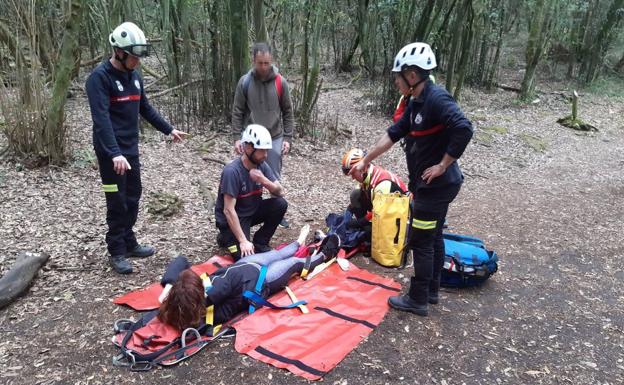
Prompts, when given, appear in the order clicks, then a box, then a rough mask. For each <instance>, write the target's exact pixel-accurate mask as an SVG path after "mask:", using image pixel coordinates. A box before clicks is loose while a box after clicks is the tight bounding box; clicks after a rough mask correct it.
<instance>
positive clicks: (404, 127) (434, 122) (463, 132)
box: [387, 80, 472, 193]
mask: <svg viewBox="0 0 624 385" xmlns="http://www.w3.org/2000/svg"><path fill="white" fill-rule="evenodd" d="M387 132H388V135H389V136H390V139H392V141H393V142H395V143H396V142H397V141H399V140H400V139H401V138H405V143H406V147H405V154H406V158H407V169H408V172H409V186H408V187H409V190H410V191H412V192H414V193H416V192H417V191H418V190H419V189H424V188H443V187H445V186H449V185H457V184H461V183H462V181H463V179H464V176H463V175H462V173H461V170H460V169H459V165H458V164H457V162H453V164H452V165H450V166H449V167H448V168H447V169H446V172H445V173H444V174H442V175H440V176H439V177H437V178H435V179H433V180H432V181H431V183H430V184H426V183H425V181H423V180H422V174H423V172H424V171H425V170H426V169H427V168H429V167H431V166H433V165H435V164H437V163H440V161H441V160H442V158H443V157H444V154H445V153H448V154H449V155H450V156H452V157H453V158H459V157H461V155H462V154H463V152H464V150H465V149H466V146H467V145H468V142H470V139H471V138H472V124H471V123H470V121H469V120H468V119H467V118H466V117H465V116H464V114H463V113H462V111H461V110H460V108H459V106H458V105H457V102H455V100H454V99H453V97H452V96H451V95H450V94H449V93H448V92H447V91H446V90H445V89H444V88H442V87H439V86H436V85H434V84H433V83H432V82H431V81H430V80H428V81H427V82H426V84H425V88H424V89H423V92H422V93H421V95H420V96H419V97H418V98H415V99H414V98H413V99H412V100H411V102H410V103H409V105H408V106H407V109H406V110H405V112H404V113H403V116H402V117H401V119H400V120H399V121H398V122H397V123H396V124H394V125H392V126H391V127H390V128H388V131H387Z"/></svg>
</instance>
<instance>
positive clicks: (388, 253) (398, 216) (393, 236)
mask: <svg viewBox="0 0 624 385" xmlns="http://www.w3.org/2000/svg"><path fill="white" fill-rule="evenodd" d="M409 217H410V196H409V195H405V194H401V193H400V192H394V193H390V194H384V193H380V192H376V193H375V197H374V198H373V231H372V234H371V256H372V257H373V259H374V260H375V261H376V262H377V263H379V264H380V265H383V266H388V267H397V266H401V263H402V262H403V256H404V255H405V253H404V251H405V244H406V242H407V239H406V238H407V229H408V224H409Z"/></svg>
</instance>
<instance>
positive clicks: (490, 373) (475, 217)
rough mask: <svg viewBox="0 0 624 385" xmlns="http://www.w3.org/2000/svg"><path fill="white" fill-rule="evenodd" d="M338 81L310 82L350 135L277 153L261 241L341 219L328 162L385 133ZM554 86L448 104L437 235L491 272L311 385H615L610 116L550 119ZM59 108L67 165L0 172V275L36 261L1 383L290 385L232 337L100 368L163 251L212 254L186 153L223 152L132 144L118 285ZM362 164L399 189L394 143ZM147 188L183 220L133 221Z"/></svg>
mask: <svg viewBox="0 0 624 385" xmlns="http://www.w3.org/2000/svg"><path fill="white" fill-rule="evenodd" d="M347 80H348V79H342V78H335V79H333V80H332V81H331V82H330V81H326V82H325V84H329V83H331V84H332V87H333V88H332V89H328V90H325V91H324V92H323V93H322V94H321V97H320V99H319V107H320V108H319V109H320V111H321V112H322V114H326V116H327V117H328V119H329V120H331V119H334V117H336V116H337V117H338V125H339V127H340V128H341V129H342V130H346V131H352V132H353V133H354V134H355V135H354V136H352V137H351V138H347V137H344V136H341V137H340V140H339V143H338V144H325V143H322V142H317V143H311V142H309V141H305V140H303V139H297V140H296V141H295V142H294V144H293V151H292V153H291V154H290V155H289V156H287V157H286V158H285V166H284V170H283V175H284V178H283V184H284V185H285V186H286V188H287V189H288V196H287V197H288V201H289V202H290V207H289V211H288V214H287V218H288V220H289V221H290V223H291V228H290V229H282V228H280V229H278V231H277V233H276V239H275V241H274V244H278V243H279V242H281V241H285V240H291V239H294V237H295V234H296V233H297V232H298V229H299V228H300V226H301V225H303V224H304V223H310V224H311V225H312V228H313V229H316V228H322V227H323V225H324V222H323V220H324V217H325V216H326V214H328V213H330V212H337V211H340V210H342V209H343V208H344V207H345V206H346V204H347V201H348V193H349V191H350V189H351V188H352V186H353V185H354V184H353V182H352V181H350V180H349V179H348V178H346V177H344V176H343V175H342V174H341V172H340V171H339V159H340V157H341V155H342V153H343V151H345V150H346V149H348V148H350V147H352V146H359V147H363V148H367V147H369V146H371V145H372V144H373V143H374V141H375V140H376V138H378V137H379V135H381V134H382V133H383V131H384V129H385V128H386V127H387V126H388V124H389V119H388V118H386V117H382V116H381V115H380V114H379V113H377V112H373V111H372V110H371V108H370V107H369V106H371V105H372V104H373V102H372V100H373V96H372V94H371V93H369V92H365V91H363V89H365V88H364V87H362V88H361V89H356V87H355V86H351V87H349V88H347V87H346V84H347ZM341 87H342V88H341ZM564 89H565V85H564V84H559V83H552V84H548V85H547V86H542V90H543V91H545V92H543V93H541V94H540V96H539V101H536V102H535V103H529V104H520V103H517V102H516V95H515V94H514V93H513V92H508V91H502V90H499V91H498V92H496V93H494V94H486V93H483V92H481V91H475V90H470V89H467V90H465V91H464V93H463V95H462V96H463V97H462V102H461V105H462V108H463V109H464V111H465V113H466V115H467V116H468V117H469V118H470V119H471V120H472V121H473V123H474V126H475V137H474V139H473V141H472V142H471V144H470V145H469V147H468V149H467V150H466V152H465V155H464V157H463V158H462V159H461V165H462V168H463V170H464V171H465V175H466V180H465V184H464V186H463V188H462V191H461V192H460V195H459V196H458V198H457V199H456V200H455V202H454V203H453V205H452V206H451V209H450V213H449V217H448V221H449V223H450V230H451V231H453V232H457V233H461V234H470V235H474V236H478V237H481V238H483V239H484V240H485V242H486V244H487V246H488V248H491V249H493V250H495V251H496V252H497V253H498V255H499V257H500V263H499V272H498V273H496V274H495V275H494V276H493V277H492V278H491V279H490V280H489V281H488V282H487V283H486V284H485V285H483V286H482V287H480V288H477V289H468V290H443V291H442V293H441V301H440V304H439V305H437V306H431V307H430V315H429V317H426V318H421V317H417V316H414V315H411V314H406V313H402V312H397V311H394V310H391V311H390V312H389V313H388V314H387V315H386V317H385V319H384V320H383V321H382V323H381V324H380V325H379V327H377V328H376V329H375V330H374V331H373V332H372V333H371V334H370V335H369V336H368V338H367V339H366V340H364V341H363V342H362V343H361V344H360V345H358V346H357V348H356V349H355V350H354V351H353V352H351V353H350V354H349V355H348V356H347V357H346V358H345V359H344V360H343V361H342V362H341V363H340V364H339V365H338V366H337V367H336V368H335V369H334V370H332V371H331V372H330V373H329V374H327V375H326V376H325V378H324V381H325V382H326V383H330V384H339V385H347V384H401V383H406V384H407V383H410V384H413V383H418V384H429V383H431V384H464V383H465V384H493V383H506V384H525V383H531V384H536V383H540V384H541V383H543V384H567V383H569V384H621V383H623V382H624V268H623V267H622V266H623V265H624V264H623V261H624V245H623V243H622V241H623V240H624V226H623V220H622V218H624V205H623V204H622V198H623V197H624V173H623V172H622V170H623V169H624V158H623V157H622V150H623V149H624V120H623V119H622V116H624V102H623V101H622V99H617V98H608V97H603V96H600V95H595V94H587V95H583V97H582V99H581V105H580V114H581V117H582V118H583V119H584V120H585V121H587V122H589V123H591V124H593V125H595V126H596V127H598V128H599V131H598V132H594V133H580V132H576V131H573V130H571V129H567V128H564V127H561V126H559V125H558V124H557V123H556V120H557V119H558V118H560V117H563V116H565V115H568V114H569V104H568V102H567V101H566V100H565V99H564V98H563V97H562V96H561V95H560V94H558V93H555V92H553V91H562V90H564ZM567 91H568V92H569V90H567ZM159 102H160V101H159ZM156 105H157V106H158V103H156ZM68 107H69V111H68V116H67V123H68V124H69V125H70V126H71V127H72V128H73V132H72V146H73V148H74V149H75V150H74V151H75V154H76V160H75V161H74V162H73V163H72V164H71V165H68V166H67V167H63V168H58V167H46V168H40V169H34V170H27V169H25V168H24V167H23V166H22V165H21V164H19V163H17V162H15V161H9V162H4V163H1V164H0V195H1V197H2V198H1V200H0V239H1V241H0V275H2V274H4V273H6V271H7V270H8V268H9V267H10V265H11V264H12V263H13V261H14V260H15V258H16V256H17V255H18V254H19V253H20V252H22V251H39V252H45V253H49V254H50V255H51V258H50V260H49V261H48V263H47V265H46V266H45V267H44V268H43V269H42V270H41V271H40V272H39V275H38V277H37V278H36V279H35V280H34V284H33V286H32V287H31V289H30V291H29V292H28V294H26V295H25V296H23V297H21V298H20V299H19V300H17V301H16V302H15V303H13V304H11V305H10V306H9V307H7V308H5V309H3V310H0V368H1V369H0V383H2V384H7V385H9V384H112V383H115V384H131V383H136V384H143V383H145V384H147V383H149V384H157V385H158V384H169V383H172V382H175V383H177V384H180V385H182V384H193V383H197V382H198V381H199V382H201V381H209V382H210V383H221V384H234V383H242V382H245V383H255V384H269V383H270V384H290V383H303V382H306V380H302V379H300V378H299V377H296V376H294V375H292V374H290V373H289V372H287V371H285V370H281V369H276V368H274V367H272V366H269V365H267V364H264V363H262V362H259V361H255V360H253V359H251V358H249V357H247V356H245V355H240V354H238V353H236V351H235V350H234V346H233V341H232V340H226V341H223V342H219V343H218V344H217V345H216V346H211V347H209V348H207V349H205V350H204V351H202V352H200V353H199V355H197V356H195V357H193V358H192V359H190V360H188V362H185V363H183V364H181V365H179V366H177V367H174V368H168V369H160V368H159V369H158V370H153V371H151V372H148V373H132V372H128V371H127V370H125V369H120V368H116V367H113V366H112V365H111V357H112V356H113V355H114V354H116V349H115V348H114V347H113V345H112V344H111V342H110V338H111V336H112V324H113V322H114V321H115V320H116V319H119V318H128V317H130V316H135V317H136V313H134V312H133V311H131V310H129V309H127V308H122V307H119V306H116V305H114V304H113V303H112V302H111V301H112V299H113V298H114V297H116V296H118V295H120V294H122V293H126V292H128V291H130V290H133V289H137V288H142V287H145V286H146V285H148V284H150V283H152V282H155V281H157V280H158V278H159V275H160V274H161V273H162V271H163V268H164V267H165V265H166V263H167V262H168V261H169V260H170V258H171V256H172V255H175V254H176V253H178V252H180V253H184V254H186V255H188V256H189V257H190V259H191V260H192V261H193V262H195V263H197V262H201V261H205V260H206V259H207V258H209V257H210V256H212V255H213V254H215V253H218V252H219V250H218V249H217V248H216V247H215V241H214V240H215V235H216V232H215V226H214V223H213V208H212V207H213V202H214V197H215V195H216V191H217V184H218V179H219V174H220V171H221V168H222V165H221V164H219V163H217V162H213V161H204V160H202V156H210V157H212V158H216V159H220V160H223V161H227V160H230V159H232V157H233V155H232V153H231V143H230V139H229V135H226V134H219V135H216V136H215V135H210V134H206V135H200V134H197V135H193V136H192V137H191V138H190V139H189V140H188V141H186V142H185V143H182V144H173V143H171V142H169V141H165V140H164V138H163V137H162V136H161V135H160V134H158V133H156V132H155V131H153V130H147V132H148V133H147V134H146V135H145V138H144V139H143V141H142V145H141V153H142V155H141V156H142V158H141V160H142V166H143V170H142V172H143V184H144V193H143V194H144V195H143V199H142V203H141V213H140V217H139V221H138V223H137V225H136V228H135V229H136V231H137V234H138V236H139V239H140V241H141V242H143V243H146V244H150V245H153V246H155V247H156V248H157V250H158V252H157V254H156V255H155V256H154V257H152V258H148V259H143V260H133V261H132V263H133V266H134V269H135V273H134V274H132V275H130V276H121V275H118V274H115V273H114V272H113V271H111V269H110V268H109V265H108V263H107V262H106V261H107V260H106V247H105V244H104V233H105V220H104V218H105V216H104V213H105V204H104V198H103V196H102V193H101V192H100V180H99V176H98V172H97V171H96V170H95V169H94V168H93V167H92V164H93V159H92V156H91V155H90V154H91V119H90V115H89V112H88V106H87V103H86V98H85V96H84V94H82V93H78V94H77V95H76V97H75V98H72V99H70V101H69V106H68ZM209 139H210V140H209ZM2 140H4V139H0V145H2V146H4V143H2ZM377 163H378V164H380V165H382V166H384V167H387V168H388V169H390V170H393V171H396V172H397V173H399V174H400V175H402V176H403V177H406V170H405V160H404V159H403V153H402V150H401V149H400V148H399V146H395V148H393V149H392V150H391V151H390V152H389V153H388V154H385V155H384V156H383V157H382V158H380V159H379V161H378V162H377ZM158 191H166V192H171V193H175V194H177V195H178V196H179V197H180V198H181V199H182V201H183V203H184V208H183V210H182V211H181V212H179V213H178V214H175V215H173V216H172V217H169V218H162V217H158V216H154V215H152V214H150V213H148V211H147V205H148V204H149V202H150V200H151V199H152V198H151V197H152V194H153V193H155V192H158ZM352 262H354V263H355V264H356V265H358V266H360V267H364V268H366V269H369V270H371V271H373V272H375V273H377V274H380V275H384V276H388V277H392V278H394V279H395V280H397V281H399V282H400V283H401V284H402V285H403V288H404V289H405V288H406V287H407V284H408V280H409V276H410V275H411V274H412V272H411V270H410V269H409V268H406V269H404V270H397V269H387V268H382V267H380V266H378V265H376V264H375V263H373V262H371V261H370V260H369V259H367V258H366V257H365V256H362V255H358V256H355V257H354V258H353V259H352Z"/></svg>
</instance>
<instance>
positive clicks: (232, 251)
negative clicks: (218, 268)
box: [228, 245, 238, 253]
mask: <svg viewBox="0 0 624 385" xmlns="http://www.w3.org/2000/svg"><path fill="white" fill-rule="evenodd" d="M228 251H229V252H230V253H235V252H237V251H238V247H236V245H232V246H230V247H228Z"/></svg>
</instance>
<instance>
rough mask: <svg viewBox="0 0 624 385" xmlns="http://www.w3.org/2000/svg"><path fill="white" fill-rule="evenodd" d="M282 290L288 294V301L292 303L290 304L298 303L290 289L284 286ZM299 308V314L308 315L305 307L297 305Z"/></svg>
mask: <svg viewBox="0 0 624 385" xmlns="http://www.w3.org/2000/svg"><path fill="white" fill-rule="evenodd" d="M284 289H286V293H287V294H288V296H289V297H290V300H291V301H292V303H295V302H297V301H299V300H298V299H297V297H296V296H295V293H293V291H292V290H290V288H289V287H288V286H286V287H285V288H284ZM297 307H298V308H299V310H301V312H302V313H303V314H308V313H309V312H310V311H309V310H308V307H307V306H306V305H299V306H297Z"/></svg>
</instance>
